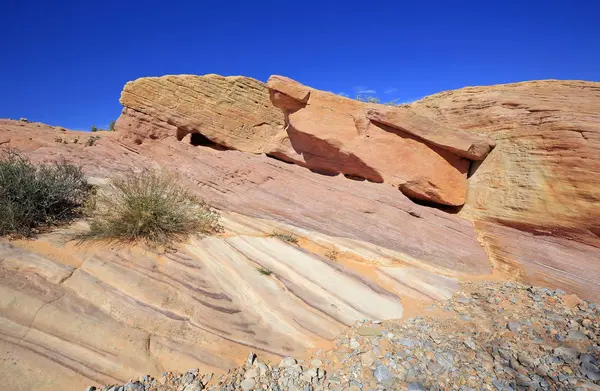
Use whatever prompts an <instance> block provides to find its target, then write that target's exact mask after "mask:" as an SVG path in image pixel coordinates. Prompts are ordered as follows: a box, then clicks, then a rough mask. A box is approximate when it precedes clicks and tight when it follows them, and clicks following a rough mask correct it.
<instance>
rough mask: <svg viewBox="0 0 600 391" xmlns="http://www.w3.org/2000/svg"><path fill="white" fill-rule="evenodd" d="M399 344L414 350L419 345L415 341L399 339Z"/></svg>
mask: <svg viewBox="0 0 600 391" xmlns="http://www.w3.org/2000/svg"><path fill="white" fill-rule="evenodd" d="M398 343H399V344H400V345H404V346H406V347H407V348H413V347H415V346H416V345H417V344H418V341H417V340H415V339H407V338H399V339H398Z"/></svg>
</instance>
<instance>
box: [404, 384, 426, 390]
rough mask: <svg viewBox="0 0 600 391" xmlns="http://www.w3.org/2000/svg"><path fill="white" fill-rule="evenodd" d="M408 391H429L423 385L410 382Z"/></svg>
mask: <svg viewBox="0 0 600 391" xmlns="http://www.w3.org/2000/svg"><path fill="white" fill-rule="evenodd" d="M408 391H427V389H426V388H425V386H424V385H423V384H421V383H417V382H409V383H408Z"/></svg>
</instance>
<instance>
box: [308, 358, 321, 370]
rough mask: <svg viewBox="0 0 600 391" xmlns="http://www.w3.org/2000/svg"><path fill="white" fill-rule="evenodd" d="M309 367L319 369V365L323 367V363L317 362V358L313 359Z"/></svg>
mask: <svg viewBox="0 0 600 391" xmlns="http://www.w3.org/2000/svg"><path fill="white" fill-rule="evenodd" d="M310 365H311V366H312V367H314V368H319V367H321V365H323V361H321V360H319V359H318V358H315V359H314V360H312V361H311V362H310Z"/></svg>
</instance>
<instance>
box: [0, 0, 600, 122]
mask: <svg viewBox="0 0 600 391" xmlns="http://www.w3.org/2000/svg"><path fill="white" fill-rule="evenodd" d="M0 56H1V58H0V117H11V118H20V117H26V118H28V119H30V120H34V121H42V122H46V123H49V124H52V125H62V126H65V127H67V128H72V129H89V128H90V126H91V125H92V124H96V125H98V126H106V124H108V123H109V122H110V121H111V120H113V119H116V118H117V117H118V115H119V113H120V110H121V106H120V104H119V101H118V100H119V95H120V92H121V89H122V87H123V85H124V84H125V83H126V82H127V81H128V80H133V79H136V78H138V77H142V76H158V75H164V74H180V73H192V74H206V73H218V74H222V75H245V76H252V77H255V78H257V79H259V80H263V81H266V80H267V78H268V77H269V75H271V74H281V75H286V76H289V77H291V78H294V79H296V80H298V81H300V82H302V83H305V84H308V85H310V86H313V87H316V88H319V89H323V90H330V91H333V92H336V93H346V94H348V95H350V96H355V95H356V93H357V92H358V91H359V90H372V91H375V92H373V93H370V94H371V95H375V96H378V97H379V98H380V99H381V100H384V101H388V100H392V99H399V101H400V102H402V101H412V100H415V99H418V98H421V97H423V96H425V95H428V94H431V93H435V92H438V91H442V90H447V89H453V88H459V87H463V86H467V85H486V84H496V83H506V82H514V81H522V80H531V79H544V78H558V79H585V80H595V81H599V80H600V1H599V0H594V1H577V0H575V1H566V0H565V1H553V0H546V1H537V0H521V1H511V0H505V1H493V0H479V1H467V0H465V1H461V0H454V1H448V0H444V1H406V2H405V1H400V0H393V1H376V0H375V1H359V2H353V1H351V0H350V1H348V0H345V1H329V0H319V1H312V0H303V1H285V0H279V1H261V0H256V1H250V0H245V1H226V0H221V1H207V0H205V1H201V0H195V1H176V0H171V1H154V0H144V1H141V0H139V1H138V0H119V1H114V0H97V1H93V0H92V1H87V0H80V1H65V0H56V1H46V0H38V1H29V0H2V1H0Z"/></svg>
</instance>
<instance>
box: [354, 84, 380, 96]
mask: <svg viewBox="0 0 600 391" xmlns="http://www.w3.org/2000/svg"><path fill="white" fill-rule="evenodd" d="M354 92H356V93H357V94H376V93H377V91H376V90H373V89H371V88H369V87H365V86H355V87H354Z"/></svg>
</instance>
